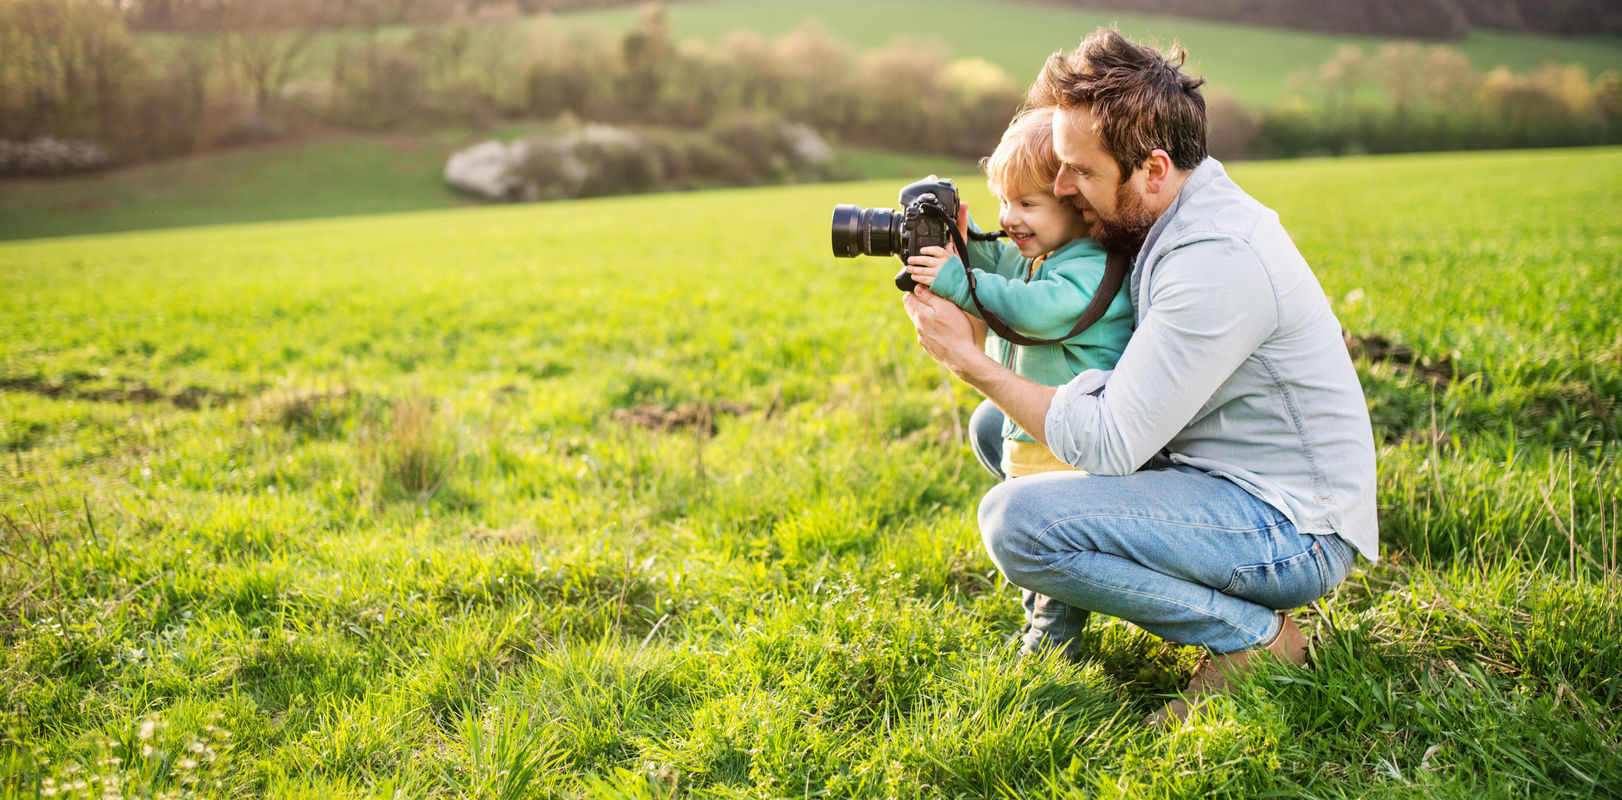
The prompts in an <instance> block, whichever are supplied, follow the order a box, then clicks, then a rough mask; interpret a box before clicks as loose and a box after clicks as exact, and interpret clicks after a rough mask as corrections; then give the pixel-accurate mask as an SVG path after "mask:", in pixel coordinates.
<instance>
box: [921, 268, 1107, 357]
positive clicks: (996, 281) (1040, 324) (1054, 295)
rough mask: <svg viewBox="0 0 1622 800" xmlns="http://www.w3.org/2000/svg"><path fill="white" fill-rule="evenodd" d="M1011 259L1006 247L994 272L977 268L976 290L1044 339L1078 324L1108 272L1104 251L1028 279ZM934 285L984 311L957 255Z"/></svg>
mask: <svg viewBox="0 0 1622 800" xmlns="http://www.w3.org/2000/svg"><path fill="white" fill-rule="evenodd" d="M1008 250H1009V251H1011V252H1012V253H1013V255H1014V257H1015V258H1016V259H1018V260H1019V261H1020V262H1022V263H1024V264H1025V265H1026V268H1028V266H1029V262H1028V261H1026V260H1025V259H1024V258H1023V257H1020V256H1019V250H1018V249H1016V248H1012V247H1010V248H1008ZM1006 260H1007V254H1006V253H1005V254H1004V256H1003V259H1002V260H1000V261H999V262H998V264H997V266H996V268H995V272H987V271H986V270H982V269H979V268H975V270H974V284H975V294H976V295H978V296H979V298H980V302H981V303H982V304H983V305H984V306H985V307H986V309H987V310H989V311H991V312H992V313H993V314H996V315H997V316H999V317H1001V318H1002V319H1003V321H1004V322H1006V323H1008V325H1009V327H1011V328H1013V329H1014V330H1015V331H1017V332H1019V333H1021V334H1024V335H1026V336H1032V337H1037V338H1042V339H1051V338H1054V337H1058V336H1063V335H1065V334H1067V333H1069V332H1070V331H1071V329H1072V328H1074V327H1075V325H1076V316H1077V315H1078V314H1080V313H1081V309H1083V308H1086V307H1087V303H1088V302H1089V301H1091V300H1092V298H1093V294H1094V293H1096V292H1097V291H1098V280H1099V278H1100V277H1101V276H1102V275H1103V274H1104V262H1103V257H1102V256H1100V257H1099V258H1098V259H1096V260H1094V259H1067V260H1066V262H1065V263H1064V264H1063V265H1060V266H1055V267H1054V268H1052V269H1045V270H1042V274H1041V276H1040V277H1038V278H1035V279H1033V280H1031V281H1029V282H1027V281H1026V280H1025V279H1024V276H1023V275H1022V274H1019V271H1018V270H1013V269H1010V268H1009V265H1008V264H1006V263H1004V262H1005V261H1006ZM933 288H934V291H935V293H936V294H939V295H940V296H942V297H945V298H946V299H948V300H950V301H952V302H953V303H954V304H956V305H957V306H958V307H959V308H962V309H963V310H964V311H967V312H969V313H970V314H973V315H974V316H976V317H980V310H979V309H978V308H976V307H975V305H974V300H973V299H971V298H970V297H969V282H968V279H967V278H966V277H965V276H964V274H963V262H962V261H960V260H958V258H957V257H956V256H953V257H951V258H949V259H947V262H946V264H945V265H944V266H942V267H941V271H940V273H939V274H938V275H936V276H935V285H934V287H933Z"/></svg>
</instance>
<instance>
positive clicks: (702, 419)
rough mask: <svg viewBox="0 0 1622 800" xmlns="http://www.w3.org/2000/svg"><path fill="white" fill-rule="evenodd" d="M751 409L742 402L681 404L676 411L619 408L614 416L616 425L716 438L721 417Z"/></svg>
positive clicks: (638, 407) (656, 407) (659, 408)
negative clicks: (684, 431) (676, 431)
mask: <svg viewBox="0 0 1622 800" xmlns="http://www.w3.org/2000/svg"><path fill="white" fill-rule="evenodd" d="M752 410H753V409H751V408H750V407H749V406H747V405H744V404H742V403H727V402H720V403H681V404H678V405H677V406H676V407H675V408H667V407H665V406H659V405H642V406H635V407H632V408H616V409H614V413H613V415H612V417H613V419H614V421H615V422H621V423H625V424H629V425H636V426H638V427H641V428H646V429H648V430H650V431H660V432H664V431H673V430H693V431H696V432H698V433H701V434H703V435H705V436H714V435H715V429H716V420H717V419H718V418H720V417H722V416H738V415H740V414H747V413H749V412H750V411H752Z"/></svg>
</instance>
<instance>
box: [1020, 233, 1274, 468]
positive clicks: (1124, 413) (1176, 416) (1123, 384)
mask: <svg viewBox="0 0 1622 800" xmlns="http://www.w3.org/2000/svg"><path fill="white" fill-rule="evenodd" d="M1150 280H1151V283H1150V286H1149V293H1150V297H1149V302H1148V310H1147V312H1146V313H1145V314H1144V315H1143V318H1142V320H1141V321H1140V322H1139V324H1138V328H1137V330H1136V332H1134V333H1133V335H1132V338H1131V340H1129V341H1128V342H1127V345H1126V350H1125V352H1123V353H1122V354H1121V359H1120V361H1119V362H1118V363H1117V364H1116V366H1115V369H1114V370H1113V371H1112V372H1108V373H1106V372H1102V371H1099V370H1089V371H1087V372H1083V373H1082V374H1080V375H1078V376H1076V378H1075V379H1074V380H1072V381H1070V382H1069V383H1067V384H1066V385H1065V386H1062V387H1060V388H1059V390H1058V393H1057V394H1056V395H1055V396H1054V398H1053V403H1052V404H1051V405H1050V406H1049V407H1048V413H1047V418H1046V420H1045V423H1044V429H1045V432H1046V434H1047V440H1048V447H1049V449H1051V450H1052V451H1053V453H1054V455H1056V456H1058V457H1059V459H1060V460H1062V461H1064V462H1066V463H1068V464H1072V465H1074V466H1076V467H1079V468H1081V469H1084V470H1087V471H1089V472H1093V473H1096V474H1101V475H1125V474H1128V473H1130V472H1132V471H1134V470H1136V469H1137V468H1138V467H1140V466H1142V465H1143V464H1144V463H1145V462H1147V461H1148V460H1149V459H1150V457H1152V456H1153V455H1154V454H1155V453H1157V452H1159V451H1160V449H1161V448H1163V447H1165V446H1166V443H1167V442H1169V441H1171V439H1172V437H1173V436H1176V435H1177V433H1178V432H1179V431H1181V430H1183V428H1185V427H1186V426H1187V425H1188V423H1189V422H1190V421H1192V420H1193V419H1194V417H1195V415H1196V414H1199V413H1200V411H1201V410H1202V409H1203V408H1204V407H1205V405H1206V404H1207V403H1208V402H1209V401H1210V400H1211V397H1212V396H1213V395H1215V394H1216V392H1217V390H1218V389H1219V388H1220V387H1221V386H1222V384H1223V383H1224V382H1226V381H1227V380H1228V378H1229V377H1231V376H1232V375H1233V373H1234V371H1235V370H1237V369H1238V368H1239V366H1240V365H1241V364H1243V363H1244V362H1245V360H1246V359H1248V358H1250V357H1251V355H1252V354H1253V353H1255V352H1256V349H1257V348H1258V347H1260V346H1261V343H1262V342H1263V341H1265V340H1266V339H1267V337H1268V336H1269V335H1271V334H1272V333H1273V331H1274V330H1275V329H1276V328H1277V327H1278V302H1277V299H1276V296H1275V295H1274V292H1273V286H1272V282H1271V280H1270V279H1269V278H1268V275H1267V272H1266V269H1265V268H1264V267H1263V266H1262V264H1261V261H1260V259H1258V258H1257V256H1256V254H1255V252H1254V251H1253V250H1252V249H1251V248H1250V247H1249V246H1248V245H1247V244H1245V243H1243V242H1241V241H1238V240H1235V239H1231V238H1209V239H1200V240H1195V241H1190V242H1186V243H1183V244H1180V245H1179V246H1177V247H1176V248H1174V249H1172V250H1171V251H1170V252H1168V253H1167V254H1166V255H1165V256H1163V257H1162V258H1161V259H1159V261H1158V263H1157V264H1155V266H1154V273H1153V275H1152V276H1151V278H1150Z"/></svg>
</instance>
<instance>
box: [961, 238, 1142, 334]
mask: <svg viewBox="0 0 1622 800" xmlns="http://www.w3.org/2000/svg"><path fill="white" fill-rule="evenodd" d="M937 211H939V213H940V215H941V216H942V217H945V216H946V213H945V211H943V210H939V209H937ZM946 229H947V230H949V231H951V233H952V242H953V243H954V244H956V245H957V252H958V255H959V257H960V258H961V260H962V261H963V274H964V276H965V277H967V278H968V281H969V299H970V300H973V301H974V307H975V309H976V310H978V311H979V312H980V318H981V319H983V320H985V321H986V327H988V328H990V329H991V330H992V332H993V333H995V334H997V335H998V336H1000V337H1002V339H1003V340H1004V341H1007V342H1010V343H1012V344H1017V345H1022V346H1025V347H1030V346H1032V345H1042V344H1058V343H1060V342H1062V341H1064V340H1066V339H1069V338H1070V337H1072V336H1076V335H1077V334H1080V333H1081V332H1082V331H1084V330H1087V329H1088V328H1091V327H1092V326H1093V323H1095V322H1097V321H1099V320H1100V319H1102V318H1103V317H1104V312H1105V311H1108V310H1109V306H1110V303H1112V302H1114V301H1115V295H1116V294H1118V293H1119V292H1120V291H1121V285H1122V284H1124V283H1126V275H1127V273H1129V272H1131V271H1132V257H1131V256H1130V255H1128V254H1126V253H1119V252H1113V251H1112V252H1110V254H1109V255H1108V256H1107V257H1105V259H1104V277H1103V278H1102V279H1101V280H1099V282H1098V291H1096V292H1093V299H1092V300H1091V301H1089V302H1088V303H1087V307H1086V308H1085V309H1082V312H1081V319H1078V320H1076V327H1074V328H1071V329H1070V332H1069V333H1067V334H1065V335H1063V336H1060V337H1059V338H1057V339H1037V338H1033V337H1030V336H1026V335H1024V334H1021V333H1016V332H1015V331H1014V329H1013V328H1012V327H1010V326H1009V325H1008V323H1007V322H1005V321H1003V318H1002V317H999V316H997V314H996V312H994V311H992V310H991V309H988V308H986V307H985V306H984V305H982V304H981V303H980V296H979V295H977V294H975V291H974V269H973V268H971V267H970V266H969V246H968V244H967V243H966V242H964V241H963V233H962V232H961V231H959V230H958V229H957V220H955V219H954V220H949V224H948V225H947V226H946ZM976 238H979V237H976Z"/></svg>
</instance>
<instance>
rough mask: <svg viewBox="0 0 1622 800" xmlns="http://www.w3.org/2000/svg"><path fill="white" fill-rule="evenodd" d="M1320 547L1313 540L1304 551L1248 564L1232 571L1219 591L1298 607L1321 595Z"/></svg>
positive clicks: (1261, 602) (1278, 605) (1279, 606)
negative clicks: (1223, 587) (1275, 559)
mask: <svg viewBox="0 0 1622 800" xmlns="http://www.w3.org/2000/svg"><path fill="white" fill-rule="evenodd" d="M1326 577H1328V576H1327V575H1326V574H1325V570H1324V568H1323V547H1322V545H1321V544H1320V543H1318V542H1313V543H1312V547H1311V548H1309V549H1308V550H1307V551H1306V552H1304V553H1300V554H1298V555H1294V556H1291V557H1289V558H1286V559H1284V560H1282V561H1274V562H1272V563H1270V564H1251V565H1249V566H1244V567H1239V568H1237V569H1235V570H1234V571H1233V579H1232V580H1231V581H1229V582H1228V588H1226V589H1223V590H1222V593H1223V594H1226V595H1231V596H1233V597H1237V598H1240V599H1241V600H1249V601H1250V602H1252V603H1255V604H1257V605H1260V606H1266V607H1267V608H1271V609H1276V610H1284V609H1289V608H1298V607H1300V606H1304V605H1306V604H1307V603H1310V602H1312V601H1314V600H1317V599H1318V598H1320V597H1322V596H1323V595H1324V579H1325V578H1326Z"/></svg>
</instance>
